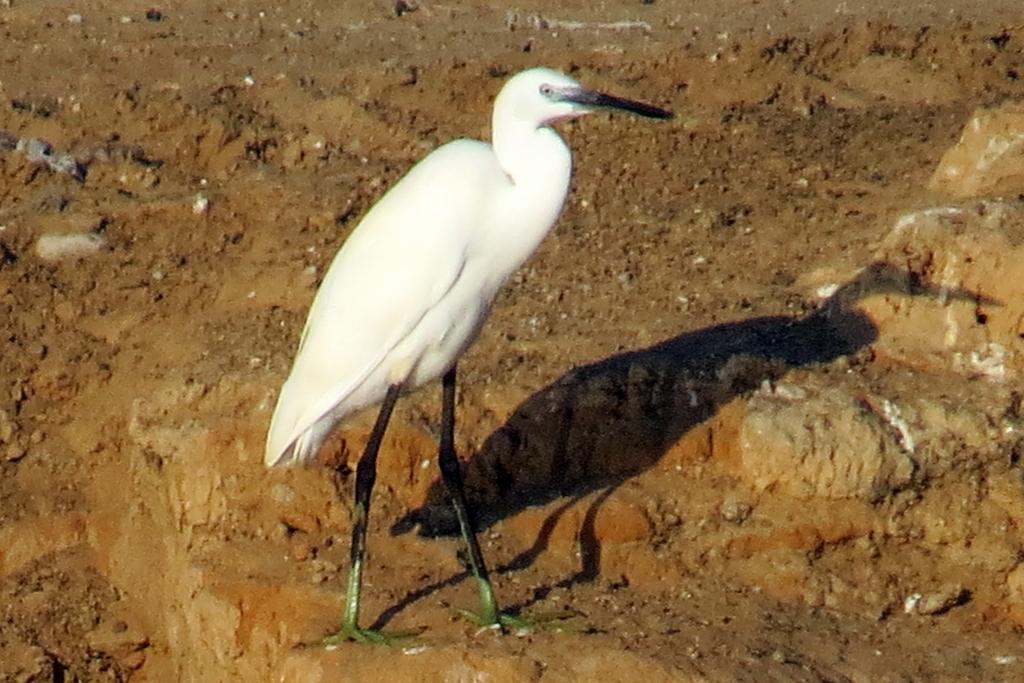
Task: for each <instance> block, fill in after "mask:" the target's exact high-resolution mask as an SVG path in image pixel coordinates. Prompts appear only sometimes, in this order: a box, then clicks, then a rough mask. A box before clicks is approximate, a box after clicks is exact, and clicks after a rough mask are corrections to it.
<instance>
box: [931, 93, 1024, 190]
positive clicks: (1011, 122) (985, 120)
mask: <svg viewBox="0 0 1024 683" xmlns="http://www.w3.org/2000/svg"><path fill="white" fill-rule="evenodd" d="M929 186H930V187H931V189H933V190H937V191H939V192H943V193H945V194H948V195H950V196H952V197H957V198H966V197H978V196H984V195H997V196H1006V195H1016V194H1020V193H1021V192H1024V104H1020V103H1014V104H1006V105H1003V106H1000V107H996V108H991V109H989V108H982V109H978V110H976V111H975V112H974V114H973V115H972V116H971V119H970V121H968V123H967V125H966V126H965V127H964V130H963V133H961V135H960V140H959V142H957V143H956V144H955V145H954V146H953V147H951V148H950V149H949V150H948V151H947V152H946V154H945V155H944V156H943V157H942V161H941V162H939V166H938V168H936V169H935V173H934V174H933V175H932V179H931V182H930V183H929Z"/></svg>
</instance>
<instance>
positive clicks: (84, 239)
mask: <svg viewBox="0 0 1024 683" xmlns="http://www.w3.org/2000/svg"><path fill="white" fill-rule="evenodd" d="M105 245H106V240H105V239H103V236H102V235H98V234H96V233H72V234H69V235H42V236H41V237H40V238H39V239H38V240H36V256H38V257H39V258H41V259H43V260H44V261H62V260H65V259H72V258H84V257H86V256H92V255H93V254H96V253H98V252H99V251H100V250H101V249H102V248H103V247H104V246H105Z"/></svg>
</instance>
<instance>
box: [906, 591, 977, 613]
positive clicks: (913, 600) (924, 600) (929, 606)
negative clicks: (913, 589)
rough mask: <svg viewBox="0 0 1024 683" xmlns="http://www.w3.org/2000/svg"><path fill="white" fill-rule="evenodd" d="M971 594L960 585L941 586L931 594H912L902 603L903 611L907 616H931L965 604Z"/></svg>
mask: <svg viewBox="0 0 1024 683" xmlns="http://www.w3.org/2000/svg"><path fill="white" fill-rule="evenodd" d="M970 598H971V593H970V591H968V590H967V589H966V588H964V587H963V586H962V585H960V584H951V585H948V586H943V587H941V588H939V589H938V590H936V591H933V592H931V593H913V594H911V595H908V596H907V598H906V599H905V600H904V601H903V611H904V612H906V613H907V614H920V615H922V616H932V615H937V614H943V613H944V612H948V611H949V610H951V609H952V608H954V607H956V606H958V605H962V604H964V603H966V602H967V601H968V600H970Z"/></svg>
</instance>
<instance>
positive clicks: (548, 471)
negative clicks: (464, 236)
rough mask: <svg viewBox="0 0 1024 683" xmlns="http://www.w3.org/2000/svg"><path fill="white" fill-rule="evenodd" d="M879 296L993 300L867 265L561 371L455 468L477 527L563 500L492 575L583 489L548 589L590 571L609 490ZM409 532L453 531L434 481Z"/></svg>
mask: <svg viewBox="0 0 1024 683" xmlns="http://www.w3.org/2000/svg"><path fill="white" fill-rule="evenodd" d="M885 293H903V294H909V295H911V296H921V297H936V298H938V297H942V298H943V299H944V300H966V301H972V302H975V303H977V304H993V303H996V304H997V303H998V302H995V301H991V300H987V299H985V298H984V297H982V296H979V295H978V294H975V293H972V292H968V291H962V290H950V289H948V288H945V287H940V286H938V285H935V284H932V283H928V282H922V281H921V280H920V279H919V278H918V277H916V276H915V275H914V274H913V273H910V272H908V271H905V270H902V269H900V268H897V267H895V266H893V265H891V264H888V263H883V262H876V263H873V264H871V265H870V266H868V267H867V268H865V269H863V270H862V271H861V272H860V273H859V274H858V275H857V276H856V277H854V278H853V279H852V280H850V281H849V282H846V283H844V284H842V285H841V286H840V287H838V288H837V290H836V291H835V292H834V293H833V294H832V295H831V296H830V297H829V298H828V299H826V300H825V301H824V302H823V303H822V304H821V305H820V306H818V307H816V308H815V309H813V310H812V311H811V312H809V313H808V314H806V315H804V316H802V317H788V316H767V317H758V318H751V319H748V320H742V321H739V322H733V323H726V324H722V325H716V326H713V327H709V328H706V329H703V330H697V331H695V332H688V333H685V334H681V335H679V336H677V337H673V338H671V339H668V340H666V341H663V342H660V343H658V344H655V345H654V346H651V347H648V348H645V349H641V350H636V351H629V352H626V353H621V354H617V355H615V356H611V357H609V358H606V359H604V360H601V361H598V362H596V363H591V364H589V365H585V366H582V367H578V368H575V369H573V370H570V371H569V372H567V373H566V374H565V375H563V376H562V377H561V378H559V379H558V380H556V381H555V382H554V383H552V384H551V385H549V386H547V387H545V388H543V389H541V390H540V391H538V392H537V393H536V394H534V395H533V396H531V397H530V398H528V399H527V400H526V401H525V402H523V403H522V404H521V405H520V406H519V407H518V408H517V409H516V410H515V412H514V413H513V414H512V415H511V416H510V417H509V418H508V420H507V421H506V422H505V424H504V425H503V426H501V427H500V428H499V429H497V430H496V431H495V432H494V433H492V434H491V435H490V436H489V437H488V438H487V439H486V440H485V442H484V443H483V445H482V446H481V448H480V450H479V451H478V452H477V453H476V454H475V455H474V456H472V457H471V458H470V459H469V461H468V462H467V464H466V484H467V491H468V493H469V496H470V499H471V504H472V507H473V509H474V511H475V514H476V519H477V527H478V529H486V528H487V527H489V526H491V525H493V524H495V523H496V522H498V521H500V520H502V519H505V518H507V517H510V516H513V515H515V514H516V513H518V512H520V511H522V510H524V509H525V508H527V507H531V506H538V505H544V504H546V503H549V502H551V501H553V500H556V499H559V498H565V499H566V500H565V502H563V503H562V504H560V505H558V506H557V507H556V508H555V509H554V511H552V512H551V514H550V515H549V516H548V518H547V519H546V520H545V521H544V523H543V524H542V526H541V529H540V531H539V533H538V536H537V539H536V541H535V542H534V543H533V545H532V546H531V547H530V548H528V549H527V550H524V551H523V552H521V553H520V554H519V555H517V556H516V557H515V558H513V559H512V560H511V561H509V562H508V563H506V564H505V565H503V566H501V567H498V568H497V571H498V572H499V573H500V572H503V571H511V570H516V569H522V568H525V567H527V566H529V565H530V564H531V563H532V562H533V560H534V559H535V558H536V557H537V556H538V555H539V554H540V553H542V552H543V551H544V550H545V549H546V548H547V546H548V543H549V540H550V536H551V533H552V531H553V530H554V528H555V526H556V524H557V522H558V520H559V518H560V517H561V516H562V515H564V514H565V513H566V512H567V511H568V510H569V509H570V508H572V507H573V506H574V505H575V504H576V503H578V502H579V501H580V500H581V499H583V498H584V497H585V496H587V495H588V494H590V493H592V492H594V491H597V490H601V489H603V491H601V493H600V494H599V495H598V496H596V497H595V498H594V499H593V500H592V501H591V502H590V503H589V505H588V508H587V512H586V513H585V515H584V518H583V522H582V527H581V530H580V533H579V549H580V553H581V563H580V568H579V570H578V571H577V572H576V573H575V574H574V575H573V576H571V577H568V578H566V579H564V580H563V581H560V582H558V584H555V585H571V584H573V583H576V582H579V581H585V580H590V579H593V578H596V577H597V576H598V575H599V574H600V556H601V553H600V547H599V544H598V540H597V537H596V535H595V533H594V518H595V516H596V513H597V510H598V509H599V508H600V506H601V505H602V503H603V502H604V501H605V500H606V499H607V498H608V497H609V496H610V495H611V494H612V492H614V490H615V489H616V488H618V486H620V485H621V484H622V483H623V482H625V481H626V480H628V479H629V478H630V477H632V476H634V475H636V474H638V473H640V472H642V471H644V470H646V469H648V468H650V467H651V466H653V465H654V464H655V463H657V462H658V460H659V459H661V457H662V456H663V455H664V454H665V453H666V451H667V450H668V449H669V448H670V447H671V446H672V445H673V444H675V443H676V442H677V441H678V440H679V439H680V438H681V437H682V436H683V435H684V434H686V432H687V431H688V430H690V429H691V428H693V427H695V426H697V425H699V424H701V423H702V422H704V421H705V420H707V419H708V418H709V417H711V416H712V415H714V414H715V412H716V411H717V410H718V409H719V407H721V406H723V405H725V404H726V403H728V402H729V401H730V400H732V399H733V398H735V397H736V396H739V395H742V394H744V393H746V392H748V391H751V390H752V389H755V388H757V387H758V386H760V385H761V384H762V382H764V381H765V380H767V381H773V380H775V379H777V378H779V377H781V376H782V375H783V374H784V373H785V372H787V371H788V370H789V369H791V368H796V367H801V366H809V365H814V364H821V363H829V362H831V361H833V360H835V359H837V358H839V357H841V356H851V355H854V354H857V353H858V352H859V351H861V350H865V349H867V348H868V347H869V346H870V345H871V344H872V343H873V342H874V341H875V340H876V339H877V337H878V330H877V328H876V327H875V325H874V324H873V323H872V321H871V320H870V319H869V318H868V317H867V316H865V315H864V314H862V313H860V312H859V311H857V310H856V309H855V308H854V307H853V306H852V305H851V304H853V303H854V302H856V301H857V300H859V299H861V298H864V297H866V296H870V295H874V294H885ZM415 527H418V528H419V532H420V533H421V534H423V535H427V536H437V535H450V534H453V533H457V529H458V527H457V524H456V522H455V519H454V515H453V514H452V513H451V512H450V505H449V504H448V498H447V494H446V492H445V489H444V486H443V484H441V482H437V483H435V484H434V486H433V487H432V488H431V490H430V492H429V494H428V497H427V502H426V503H425V504H424V505H423V506H421V507H420V508H418V509H416V510H413V511H411V512H409V513H408V514H406V515H405V516H404V517H403V518H402V519H400V520H399V521H398V522H396V523H395V524H394V525H393V527H392V529H391V531H392V533H393V534H399V533H404V532H407V531H410V530H412V529H413V528H415ZM467 575H468V574H467V573H466V572H462V573H460V574H457V575H454V576H451V577H449V578H447V579H445V580H443V581H441V582H438V583H434V584H431V585H427V586H423V587H420V588H418V589H416V590H414V591H412V592H411V593H409V594H408V595H407V596H405V597H404V598H403V599H402V600H401V601H399V602H398V603H397V604H395V605H393V606H392V607H390V608H389V609H388V610H386V611H385V612H384V613H383V614H382V615H381V616H380V618H379V619H378V621H377V624H376V626H377V627H380V626H383V625H384V624H386V623H387V622H388V621H389V620H390V619H392V618H393V617H394V616H395V615H396V614H398V613H399V612H400V611H402V610H403V609H404V608H405V607H407V606H408V605H410V604H412V603H413V602H415V601H417V600H419V599H420V598H423V597H426V596H427V595H429V594H431V593H433V592H434V591H436V590H438V589H440V588H442V587H445V586H449V585H453V584H455V583H458V582H459V581H461V580H462V579H463V578H465V577H466V576H467ZM546 590H550V588H548V589H546ZM546 590H543V589H542V591H541V593H540V594H537V595H535V596H534V599H539V598H541V597H543V593H544V592H546ZM520 607H521V606H520Z"/></svg>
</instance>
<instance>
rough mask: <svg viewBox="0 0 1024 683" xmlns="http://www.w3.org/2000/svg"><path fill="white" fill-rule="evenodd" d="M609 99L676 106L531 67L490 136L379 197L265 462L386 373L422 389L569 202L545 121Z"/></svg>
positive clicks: (341, 270)
mask: <svg viewBox="0 0 1024 683" xmlns="http://www.w3.org/2000/svg"><path fill="white" fill-rule="evenodd" d="M600 106H607V107H619V108H626V109H631V110H633V111H636V112H638V113H641V114H646V115H649V116H659V115H664V114H666V112H661V111H660V110H657V109H655V108H653V107H647V106H646V105H639V104H637V103H632V102H629V101H626V100H620V99H618V98H614V97H611V96H606V95H600V94H598V93H594V92H592V91H588V90H584V89H583V88H581V87H580V86H579V84H578V83H577V82H576V81H575V80H573V79H572V78H569V77H568V76H565V75H563V74H560V73H558V72H555V71H552V70H550V69H542V68H538V69H531V70H528V71H524V72H521V73H519V74H518V75H516V76H514V77H513V78H511V79H510V80H509V81H508V83H507V84H506V85H505V87H504V88H503V89H502V90H501V92H500V93H499V95H498V97H497V99H496V101H495V104H494V113H493V120H492V124H493V145H488V144H486V143H483V142H479V141H476V140H456V141H454V142H450V143H448V144H446V145H443V146H442V147H439V148H438V149H436V150H435V151H434V152H432V153H431V154H429V155H428V156H427V157H426V158H424V159H423V160H422V161H420V162H419V163H418V164H416V166H414V167H413V168H412V170H410V171H409V173H408V174H407V175H406V176H405V177H403V178H402V179H401V180H400V181H399V182H398V183H396V184H395V185H394V187H392V188H391V189H390V190H389V191H388V192H387V193H386V194H385V195H384V196H383V197H382V198H381V199H380V200H379V201H378V202H377V204H376V205H374V206H373V208H372V209H371V210H370V211H369V212H368V213H367V214H366V216H365V217H364V218H363V219H362V221H361V222H360V223H359V225H358V226H357V227H356V229H355V230H354V231H353V232H352V235H351V236H350V237H349V238H348V240H347V241H346V242H345V244H344V246H343V247H342V248H341V250H340V251H339V252H338V254H337V256H336V257H335V259H334V261H333V262H332V263H331V266H330V268H329V269H328V271H327V273H326V275H325V276H324V280H323V283H322V284H321V285H320V289H319V291H318V292H317V295H316V298H315V299H314V301H313V305H312V307H311V309H310V312H309V318H308V319H307V321H306V327H305V330H304V331H303V334H302V339H301V341H300V343H299V350H298V354H297V355H296V357H295V363H294V366H293V368H292V371H291V374H290V375H289V377H288V379H287V381H286V382H285V383H284V386H283V387H282V389H281V394H280V396H279V398H278V402H277V407H276V409H275V411H274V416H273V418H272V420H271V424H270V432H269V434H268V437H267V447H266V456H265V461H266V464H267V465H271V466H272V465H279V464H287V463H293V462H297V461H303V460H307V459H309V458H312V457H313V456H314V455H315V454H316V452H317V450H318V449H319V447H320V445H321V444H322V443H323V440H324V439H325V438H326V437H327V435H328V434H329V433H330V431H331V429H332V428H333V427H334V426H335V425H336V424H337V423H338V422H339V421H340V420H342V419H344V418H345V417H346V416H348V415H350V414H351V413H353V412H355V411H357V410H360V409H361V408H365V407H368V406H370V405H373V404H375V403H378V402H379V401H380V400H381V399H382V398H383V397H384V394H385V393H386V391H387V388H388V386H389V385H392V384H402V385H403V387H404V388H405V389H406V390H410V389H414V388H416V387H418V386H420V385H422V384H424V383H425V382H428V381H430V380H432V379H436V378H438V377H440V376H441V375H442V374H444V372H445V371H447V370H448V369H449V368H451V367H452V366H453V365H454V363H455V362H456V360H457V359H458V357H459V355H460V354H461V353H462V352H463V351H464V350H465V349H466V347H467V346H468V345H469V344H470V343H471V342H472V341H473V339H474V338H475V336H476V334H477V332H478V331H479V329H480V326H481V325H482V324H483V321H484V319H485V318H486V316H487V312H488V310H489V308H490V305H491V302H492V300H493V298H494V295H495V294H496V293H497V291H498V289H499V288H500V287H501V285H502V284H503V283H504V282H505V280H506V279H507V278H508V276H509V275H511V273H512V272H513V271H515V270H516V269H517V268H518V267H519V266H520V265H521V264H522V263H523V261H524V260H526V258H527V257H528V256H529V255H530V254H531V253H532V252H533V251H534V249H536V247H537V245H538V244H539V243H540V241H541V240H542V239H543V238H544V236H545V235H546V234H547V232H548V230H549V229H550V228H551V226H552V225H553V224H554V222H555V220H556V218H557V217H558V214H559V212H560V211H561V208H562V204H563V202H564V200H565V196H566V193H567V191H568V188H569V176H570V171H571V167H572V158H571V155H570V152H569V148H568V147H567V146H566V144H565V143H564V142H563V141H562V139H561V138H560V137H559V136H558V134H557V133H555V131H554V130H553V129H551V128H550V127H549V126H548V124H550V123H551V122H553V121H558V120H562V119H567V118H571V117H574V116H579V115H581V114H585V113H587V112H589V111H592V110H593V109H594V108H595V107H600Z"/></svg>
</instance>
